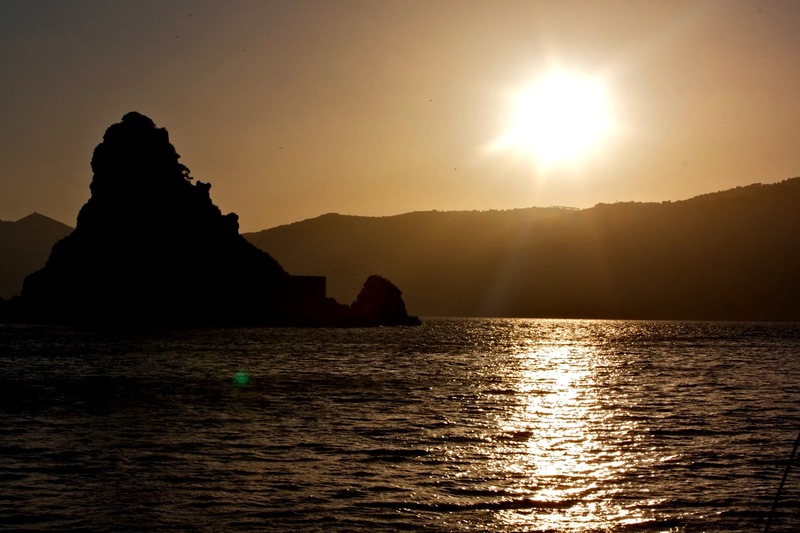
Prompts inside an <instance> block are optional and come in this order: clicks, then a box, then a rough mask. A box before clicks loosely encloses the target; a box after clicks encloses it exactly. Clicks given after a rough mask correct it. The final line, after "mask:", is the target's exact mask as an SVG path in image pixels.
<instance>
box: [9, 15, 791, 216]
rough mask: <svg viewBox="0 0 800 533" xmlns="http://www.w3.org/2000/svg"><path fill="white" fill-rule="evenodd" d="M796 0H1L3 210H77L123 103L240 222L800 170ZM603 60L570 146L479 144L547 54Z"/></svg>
mask: <svg viewBox="0 0 800 533" xmlns="http://www.w3.org/2000/svg"><path fill="white" fill-rule="evenodd" d="M798 28H800V2H796V1H789V0H786V1H755V0H738V1H736V0H730V1H710V2H701V1H698V0H690V1H686V2H679V1H669V0H653V1H647V0H633V1H623V0H617V1H600V0H586V1H579V2H570V1H565V0H558V1H536V0H527V1H502V0H501V1H497V0H493V1H483V0H481V1H469V0H457V1H456V0H453V1H449V0H422V1H418V0H398V1H392V0H369V1H344V0H342V1H337V0H320V1H298V0H287V1H262V2H246V1H238V2H222V1H214V2H202V1H190V0H184V1H174V2H162V1H152V2H148V1H141V0H136V1H119V0H116V1H113V2H111V1H97V2H87V1H69V2H67V1H60V0H59V1H47V2H43V1H35V0H22V1H13V0H5V1H3V2H0V69H2V84H0V115H1V116H2V130H0V180H2V182H1V183H2V193H0V219H3V220H16V219H18V218H20V217H22V216H25V215H27V214H29V213H31V212H33V211H38V212H40V213H43V214H45V215H48V216H51V217H53V218H56V219H58V220H61V221H63V222H65V223H68V224H74V223H75V217H76V216H77V213H78V210H79V209H80V207H81V205H83V203H84V202H85V201H86V200H87V199H88V197H89V188H88V186H89V183H90V181H91V177H92V174H91V169H90V167H89V162H90V160H91V156H92V150H93V149H94V147H95V146H96V145H97V144H98V143H99V142H100V141H101V140H102V135H103V132H104V131H105V129H106V128H107V127H108V126H109V125H110V124H112V123H115V122H119V120H120V119H121V117H122V115H123V114H125V113H126V112H128V111H131V110H136V111H139V112H141V113H143V114H145V115H148V116H149V117H151V118H152V119H153V120H154V121H155V122H156V124H157V125H159V126H163V127H166V128H167V129H168V130H169V133H170V139H171V141H172V143H173V144H174V145H175V147H176V149H177V150H178V153H180V154H181V155H182V158H181V162H182V163H184V164H185V165H187V166H188V167H189V168H190V169H191V171H192V175H193V176H194V177H195V178H196V179H199V180H201V181H206V182H211V184H212V189H211V195H212V199H213V200H214V202H215V203H216V204H217V205H219V206H220V208H221V209H222V210H223V212H230V211H234V212H236V213H238V214H239V217H240V223H241V227H242V230H244V231H253V230H258V229H264V228H267V227H271V226H275V225H279V224H284V223H289V222H294V221H297V220H301V219H305V218H310V217H314V216H317V215H320V214H323V213H327V212H338V213H343V214H355V215H390V214H398V213H403V212H408V211H417V210H429V209H439V210H454V209H481V210H483V209H508V208H515V207H529V206H550V205H564V206H574V207H590V206H592V205H594V204H596V203H598V202H614V201H630V200H636V201H661V200H667V199H671V200H677V199H683V198H688V197H691V196H695V195H697V194H702V193H706V192H713V191H717V190H722V189H727V188H731V187H735V186H737V185H746V184H749V183H754V182H762V183H772V182H776V181H781V180H783V179H786V178H790V177H794V176H797V175H800V59H799V58H800V31H798ZM553 65H558V66H560V67H561V68H562V69H566V70H568V71H569V72H572V73H576V74H578V75H582V76H591V77H594V79H597V80H602V82H603V83H604V85H605V87H606V90H607V95H608V98H609V100H610V102H611V105H612V112H613V116H614V117H615V129H614V131H613V132H612V134H610V135H609V136H608V137H607V138H605V139H604V140H603V142H602V143H599V144H598V145H597V146H596V147H595V149H594V150H593V151H591V153H588V154H586V155H585V156H584V157H583V158H582V159H581V161H580V163H579V164H572V165H562V166H559V167H556V168H550V169H547V170H546V171H545V170H542V169H541V168H540V167H539V166H538V165H536V164H535V163H534V161H533V160H532V159H531V158H529V157H521V156H520V155H519V154H517V153H514V152H509V151H491V150H487V146H489V145H490V144H491V143H492V141H493V140H496V139H497V138H499V137H500V136H502V135H503V133H504V130H505V129H506V127H507V124H508V121H509V116H510V114H511V113H512V111H511V109H512V107H511V104H510V102H511V100H510V95H512V94H515V91H519V90H520V89H521V88H523V87H525V86H527V85H529V84H530V83H531V81H532V80H535V79H537V78H538V77H540V76H541V75H542V73H543V72H545V71H546V70H547V69H548V68H551V67H552V66H553Z"/></svg>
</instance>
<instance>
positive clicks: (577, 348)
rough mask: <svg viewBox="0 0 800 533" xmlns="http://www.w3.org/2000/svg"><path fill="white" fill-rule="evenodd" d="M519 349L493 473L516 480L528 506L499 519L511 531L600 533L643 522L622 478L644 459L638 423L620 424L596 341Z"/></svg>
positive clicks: (526, 343)
mask: <svg viewBox="0 0 800 533" xmlns="http://www.w3.org/2000/svg"><path fill="white" fill-rule="evenodd" d="M574 334H575V332H574V331H572V332H570V336H571V337H572V341H571V342H565V343H563V344H559V343H552V337H550V343H549V344H542V345H537V344H536V342H535V341H534V342H531V340H530V339H518V340H517V342H518V346H519V347H520V348H521V349H520V351H519V353H518V354H516V356H515V359H514V360H513V370H512V371H511V372H509V373H508V374H507V378H508V381H509V383H508V385H509V386H510V387H512V388H513V389H514V390H516V391H517V394H516V399H517V403H516V406H515V407H514V408H513V409H509V410H508V411H506V413H505V414H504V416H502V417H500V419H499V420H498V429H499V431H500V432H501V433H502V434H505V435H510V436H512V437H513V438H511V439H508V440H507V441H506V442H504V444H503V445H502V446H499V447H497V448H495V450H494V451H495V454H494V457H495V460H496V462H497V464H496V465H495V468H497V469H502V470H503V471H504V472H506V475H507V476H509V477H513V478H515V479H518V480H519V483H518V485H519V487H518V488H519V491H520V494H521V495H523V496H524V498H526V499H527V500H529V502H530V505H528V506H522V507H523V508H518V507H519V506H516V507H513V508H509V509H503V510H500V511H498V512H497V514H496V517H497V519H498V520H499V521H500V522H501V523H502V524H503V525H504V527H506V528H512V529H514V530H526V529H533V530H558V531H569V530H573V531H585V530H604V529H606V528H610V527H612V524H614V525H616V526H619V525H620V524H633V523H639V522H643V521H646V520H647V517H645V516H643V514H642V512H641V511H640V510H637V509H636V508H632V507H628V506H626V505H625V494H623V493H622V491H623V490H624V486H625V483H624V482H623V478H624V477H625V476H626V475H630V473H629V470H630V469H631V468H632V467H635V466H640V465H638V463H640V462H641V461H642V457H643V455H642V454H640V453H638V452H637V449H638V448H640V444H641V443H640V442H637V440H638V439H637V438H636V437H635V436H634V435H635V434H637V432H636V431H635V429H636V427H635V426H636V423H635V422H633V421H621V420H618V419H617V414H618V406H619V405H621V404H622V403H624V401H625V398H624V397H611V396H610V395H609V393H608V391H607V390H606V388H604V386H603V383H602V380H603V377H602V375H603V373H604V372H613V368H609V367H608V365H607V364H606V361H604V356H603V353H602V350H600V349H599V348H598V344H597V342H596V341H594V340H593V339H581V340H579V341H578V342H576V341H575V336H574Z"/></svg>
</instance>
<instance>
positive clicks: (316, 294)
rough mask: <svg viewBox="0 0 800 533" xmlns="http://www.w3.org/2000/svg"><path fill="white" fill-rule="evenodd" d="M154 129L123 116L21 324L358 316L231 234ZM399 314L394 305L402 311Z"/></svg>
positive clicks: (206, 187)
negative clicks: (87, 194) (88, 195)
mask: <svg viewBox="0 0 800 533" xmlns="http://www.w3.org/2000/svg"><path fill="white" fill-rule="evenodd" d="M179 158H180V156H179V155H178V154H177V153H176V151H175V148H174V147H173V146H172V144H170V142H169V137H168V134H167V131H166V129H164V128H157V127H156V125H155V123H154V122H153V121H152V120H151V119H149V118H148V117H146V116H144V115H141V114H139V113H136V112H130V113H128V114H126V115H125V116H124V117H123V118H122V122H120V123H118V124H114V125H112V126H110V127H109V128H108V130H107V131H106V133H105V135H104V136H103V142H102V143H100V144H99V145H98V146H97V148H95V151H94V155H93V157H92V170H93V172H94V177H93V179H92V183H91V187H90V188H91V198H90V199H89V201H88V202H87V203H86V204H85V205H84V206H83V208H82V209H81V211H80V213H79V215H78V221H77V226H76V228H75V230H74V231H73V232H72V233H71V234H70V235H68V236H67V237H65V238H64V239H62V240H60V241H59V242H57V243H56V244H55V245H54V246H53V249H52V251H51V254H50V257H49V259H48V261H47V263H46V265H45V267H44V268H43V269H42V270H39V271H38V272H35V273H33V274H31V275H30V276H28V277H27V278H26V280H25V282H24V285H23V289H22V295H21V298H19V299H18V300H19V301H17V302H16V306H17V307H18V309H19V314H21V315H22V317H23V318H24V319H26V320H28V321H37V322H51V323H70V324H86V325H100V326H104V325H109V326H130V325H140V324H144V325H243V324H253V325H293V326H295V325H298V326H351V325H363V324H365V323H367V322H368V323H369V324H370V325H382V324H383V323H384V320H383V319H377V320H375V317H377V316H381V317H384V316H385V317H392V323H393V324H403V323H409V324H410V323H415V320H413V319H412V318H411V317H408V315H407V314H406V315H405V320H403V318H401V317H398V316H397V315H396V311H397V304H396V302H391V301H388V300H387V302H388V305H391V309H387V310H384V309H381V308H380V307H374V308H371V309H372V312H374V313H375V315H374V316H371V317H368V318H367V317H365V316H364V315H363V313H361V312H359V314H358V319H356V314H355V313H354V311H353V310H352V309H351V308H350V307H349V306H346V305H343V304H339V303H338V302H336V301H335V300H333V299H332V298H328V297H326V295H325V278H324V277H315V276H291V275H289V274H288V273H287V272H286V271H285V270H284V269H283V268H282V267H281V265H280V264H278V262H277V261H276V260H275V259H274V258H272V257H271V256H270V255H269V254H268V253H266V252H263V251H261V250H259V249H258V248H256V247H255V246H253V245H252V244H250V243H249V242H248V241H247V240H245V239H244V238H243V237H242V236H241V235H240V234H239V223H238V217H237V215H236V214H234V213H231V214H227V215H223V214H222V213H221V212H220V210H219V208H217V206H215V205H214V204H213V203H212V201H211V197H210V192H209V191H210V188H211V185H210V184H207V183H203V182H200V181H196V182H193V180H192V177H191V175H190V172H189V169H188V168H187V167H186V166H184V165H183V164H181V163H180V162H179ZM403 309H404V306H403Z"/></svg>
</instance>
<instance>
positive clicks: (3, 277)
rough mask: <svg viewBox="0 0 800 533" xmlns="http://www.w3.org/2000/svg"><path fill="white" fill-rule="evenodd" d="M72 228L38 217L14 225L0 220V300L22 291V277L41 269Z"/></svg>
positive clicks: (26, 218) (41, 216) (36, 215)
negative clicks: (0, 258) (51, 250)
mask: <svg viewBox="0 0 800 533" xmlns="http://www.w3.org/2000/svg"><path fill="white" fill-rule="evenodd" d="M71 231H72V228H71V227H69V226H67V225H66V224H62V223H61V222H58V221H56V220H53V219H52V218H48V217H46V216H44V215H40V214H39V213H33V214H30V215H28V216H26V217H24V218H21V219H19V220H17V221H15V222H8V221H2V220H0V255H1V256H2V260H0V297H3V298H6V299H8V298H11V297H12V296H15V295H17V294H19V293H20V291H21V290H22V281H23V280H24V279H25V276H27V275H28V274H30V273H31V272H33V271H35V270H39V269H40V268H42V267H43V266H44V263H45V261H46V260H47V256H48V255H50V249H51V248H52V247H53V244H55V243H56V241H58V240H59V239H62V238H64V237H66V236H67V235H68V234H69V233H70V232H71Z"/></svg>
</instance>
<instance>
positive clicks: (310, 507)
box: [0, 318, 800, 532]
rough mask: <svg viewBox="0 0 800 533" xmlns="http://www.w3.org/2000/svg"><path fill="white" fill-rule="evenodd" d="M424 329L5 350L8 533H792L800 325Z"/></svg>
mask: <svg viewBox="0 0 800 533" xmlns="http://www.w3.org/2000/svg"><path fill="white" fill-rule="evenodd" d="M423 322H424V323H423V325H422V326H421V327H410V328H406V327H398V328H371V329H304V328H297V329H288V328H287V329H282V328H230V329H203V330H191V329H183V330H174V331H173V330H171V331H163V330H162V331H136V330H127V331H117V332H108V331H106V332H96V331H87V330H78V329H69V328H56V327H44V326H18V325H3V326H0V422H1V423H0V530H3V531H11V530H14V531H19V530H22V531H24V530H37V531H42V530H46V531H75V530H81V531H164V530H166V531H454V532H461V531H492V532H494V531H498V532H512V531H514V532H517V531H518V532H561V531H564V532H640V531H644V532H651V531H665V532H683V531H687V532H689V531H720V532H722V531H724V532H745V531H747V532H752V531H764V530H765V528H766V524H767V521H768V520H769V521H770V528H771V529H770V531H787V532H788V531H800V464H798V465H795V466H796V468H795V469H791V468H789V469H788V471H787V467H790V466H791V465H792V451H793V446H794V445H795V442H796V440H797V439H798V433H799V432H800V411H798V407H800V324H797V323H733V322H669V321H652V322H651V321H628V320H624V321H606V320H529V319H478V318H426V319H424V321H423ZM798 463H800V458H798ZM784 476H785V482H784V483H783V486H782V489H781V490H780V491H779V487H780V486H781V482H782V480H783V479H784ZM773 507H774V511H773Z"/></svg>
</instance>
